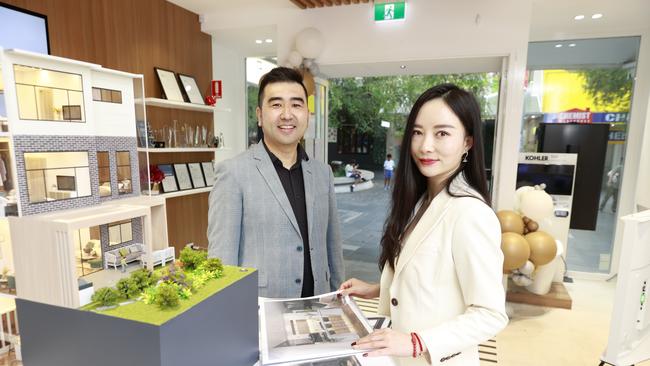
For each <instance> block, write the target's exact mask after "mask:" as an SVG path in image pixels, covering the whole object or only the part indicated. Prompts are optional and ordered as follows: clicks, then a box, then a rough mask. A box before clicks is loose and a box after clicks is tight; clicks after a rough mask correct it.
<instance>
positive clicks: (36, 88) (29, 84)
mask: <svg viewBox="0 0 650 366" xmlns="http://www.w3.org/2000/svg"><path fill="white" fill-rule="evenodd" d="M14 75H15V77H16V96H17V98H18V114H19V117H20V119H27V120H44V121H69V122H84V121H85V108H84V96H83V83H82V80H81V75H78V74H71V73H67V72H60V71H53V70H46V69H40V68H37V67H30V66H23V65H14Z"/></svg>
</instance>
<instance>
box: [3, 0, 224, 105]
mask: <svg viewBox="0 0 650 366" xmlns="http://www.w3.org/2000/svg"><path fill="white" fill-rule="evenodd" d="M1 1H2V2H4V3H6V4H9V5H14V6H17V7H19V8H23V9H27V10H31V11H34V12H37V13H40V14H43V15H46V16H47V21H48V29H49V37H50V54H52V55H54V56H61V57H67V58H72V59H75V60H81V61H87V62H92V63H97V64H100V65H102V66H104V67H108V68H111V69H116V70H122V71H127V72H132V73H136V74H143V75H144V80H145V95H146V96H147V97H156V98H159V97H160V96H161V88H160V83H159V82H158V79H157V78H156V76H155V74H154V69H153V68H154V67H156V66H157V67H161V68H164V69H168V70H173V71H176V72H180V73H183V74H186V75H191V76H194V78H195V79H196V82H197V84H198V86H199V88H200V89H201V91H202V93H205V92H206V91H207V90H208V87H209V83H210V80H211V79H212V42H211V37H210V36H209V35H208V34H206V33H203V32H201V24H200V23H199V16H198V15H197V14H194V13H192V12H190V11H188V10H185V9H183V8H181V7H179V6H177V5H174V4H172V3H169V2H167V1H165V0H1Z"/></svg>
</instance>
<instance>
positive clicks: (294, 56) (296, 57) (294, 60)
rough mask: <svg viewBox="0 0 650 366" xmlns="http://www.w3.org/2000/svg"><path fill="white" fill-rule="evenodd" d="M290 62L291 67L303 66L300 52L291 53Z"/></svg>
mask: <svg viewBox="0 0 650 366" xmlns="http://www.w3.org/2000/svg"><path fill="white" fill-rule="evenodd" d="M288 61H289V64H291V66H293V67H299V66H300V64H302V55H301V54H300V53H298V51H291V53H289V59H288Z"/></svg>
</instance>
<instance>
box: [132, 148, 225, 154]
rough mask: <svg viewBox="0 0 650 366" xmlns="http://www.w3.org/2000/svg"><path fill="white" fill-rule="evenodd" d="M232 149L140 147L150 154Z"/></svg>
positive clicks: (140, 149)
mask: <svg viewBox="0 0 650 366" xmlns="http://www.w3.org/2000/svg"><path fill="white" fill-rule="evenodd" d="M227 150H230V149H228V148H227V147H161V148H156V147H151V148H146V147H139V148H138V151H139V152H148V153H150V154H155V153H174V152H216V151H227Z"/></svg>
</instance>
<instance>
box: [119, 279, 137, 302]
mask: <svg viewBox="0 0 650 366" xmlns="http://www.w3.org/2000/svg"><path fill="white" fill-rule="evenodd" d="M115 287H116V288H117V291H118V292H119V293H120V295H121V296H122V297H124V298H127V299H132V298H134V297H137V296H138V295H139V294H140V292H141V291H142V289H141V288H140V287H139V286H138V283H137V282H136V281H135V280H134V279H133V278H132V277H129V278H122V279H121V280H119V281H117V284H116V285H115Z"/></svg>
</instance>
